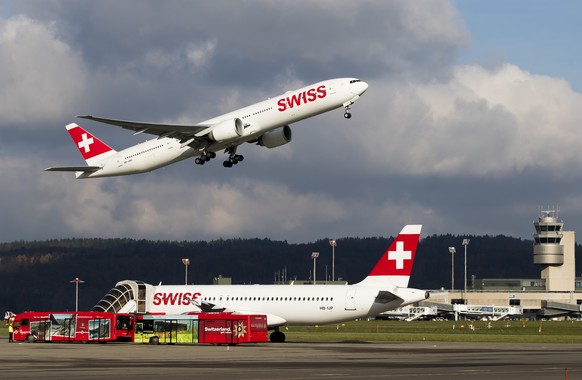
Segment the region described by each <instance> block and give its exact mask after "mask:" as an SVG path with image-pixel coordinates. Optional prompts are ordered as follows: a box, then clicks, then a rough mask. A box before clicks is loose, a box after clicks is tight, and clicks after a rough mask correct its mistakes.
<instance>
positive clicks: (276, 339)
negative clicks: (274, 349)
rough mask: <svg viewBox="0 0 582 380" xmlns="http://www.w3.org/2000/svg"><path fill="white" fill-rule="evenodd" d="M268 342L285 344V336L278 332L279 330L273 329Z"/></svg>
mask: <svg viewBox="0 0 582 380" xmlns="http://www.w3.org/2000/svg"><path fill="white" fill-rule="evenodd" d="M269 340H270V341H271V342H272V343H285V334H283V333H282V332H281V331H279V328H277V327H275V331H273V332H272V333H271V335H270V336H269Z"/></svg>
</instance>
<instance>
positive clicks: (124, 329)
mask: <svg viewBox="0 0 582 380" xmlns="http://www.w3.org/2000/svg"><path fill="white" fill-rule="evenodd" d="M12 327H13V331H14V332H13V339H14V341H22V342H102V343H105V342H112V341H120V342H132V341H133V333H134V327H135V316H134V315H132V314H114V313H107V312H92V311H79V312H34V311H29V312H25V313H20V314H16V315H15V316H14V317H13V320H12Z"/></svg>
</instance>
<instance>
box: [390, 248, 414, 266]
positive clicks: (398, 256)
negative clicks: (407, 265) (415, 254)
mask: <svg viewBox="0 0 582 380" xmlns="http://www.w3.org/2000/svg"><path fill="white" fill-rule="evenodd" d="M411 258H412V251H405V250H404V242H403V241H397V242H396V251H388V260H396V269H403V268H404V260H410V259H411Z"/></svg>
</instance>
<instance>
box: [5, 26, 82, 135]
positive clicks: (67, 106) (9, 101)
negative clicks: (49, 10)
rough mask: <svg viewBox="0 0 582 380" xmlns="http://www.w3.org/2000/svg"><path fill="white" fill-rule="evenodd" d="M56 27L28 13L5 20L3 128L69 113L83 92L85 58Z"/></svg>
mask: <svg viewBox="0 0 582 380" xmlns="http://www.w3.org/2000/svg"><path fill="white" fill-rule="evenodd" d="M55 29H56V28H55V25H54V24H51V23H43V22H39V21H36V20H33V19H30V18H27V17H25V16H16V17H13V18H9V19H7V20H2V19H0V66H1V67H2V70H1V71H0V84H1V85H0V119H2V123H1V124H0V128H2V127H6V125H7V123H21V124H29V125H32V123H37V122H39V121H43V122H46V121H47V120H54V119H56V118H58V117H61V116H62V115H64V114H66V115H69V114H70V110H71V106H72V105H73V104H74V103H75V100H76V98H77V97H78V96H79V95H80V94H81V93H82V92H83V89H84V85H85V74H84V70H83V65H82V62H81V59H80V57H79V56H78V54H76V53H75V52H73V51H72V50H71V48H70V47H69V46H68V45H67V44H65V43H64V42H62V41H60V40H59V39H58V38H57V37H56V33H55ZM36 128H39V126H38V125H37V126H36Z"/></svg>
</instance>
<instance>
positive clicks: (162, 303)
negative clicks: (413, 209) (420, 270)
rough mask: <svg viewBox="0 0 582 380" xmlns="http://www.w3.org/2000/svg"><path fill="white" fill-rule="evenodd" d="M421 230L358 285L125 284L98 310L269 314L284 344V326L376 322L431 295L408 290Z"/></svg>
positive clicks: (404, 236) (408, 232) (400, 241)
mask: <svg viewBox="0 0 582 380" xmlns="http://www.w3.org/2000/svg"><path fill="white" fill-rule="evenodd" d="M421 227H422V226H421V225H407V226H405V227H404V228H403V229H402V231H400V234H399V235H398V236H397V237H396V238H395V239H394V241H393V242H392V244H391V245H390V247H389V248H388V249H387V250H386V251H385V252H384V254H383V255H382V257H381V258H380V260H379V261H378V262H377V264H376V265H375V266H374V268H373V269H372V271H371V272H370V273H369V274H368V276H367V277H366V278H364V279H363V280H362V281H360V282H358V283H356V284H353V285H347V284H346V285H320V284H317V285H315V284H314V285H293V284H289V285H161V284H160V285H157V286H153V285H150V284H145V283H143V282H137V281H129V280H126V281H121V282H119V283H117V286H116V287H115V288H113V289H112V290H111V291H110V292H109V293H108V294H107V295H105V297H104V298H103V299H102V300H101V301H100V302H99V303H98V304H97V305H95V307H93V310H94V311H110V312H115V313H131V312H146V313H147V312H149V313H161V314H167V315H176V314H186V313H189V312H213V311H215V312H218V311H226V312H233V313H239V314H264V315H266V316H267V325H268V326H269V328H270V329H273V330H275V331H274V332H273V333H272V334H271V336H270V339H271V341H272V342H284V341H285V334H284V333H283V332H282V331H281V330H280V327H282V326H307V325H319V324H329V323H339V322H345V321H350V320H355V319H358V318H367V317H375V316H377V315H378V314H380V313H383V312H385V311H389V310H393V309H396V308H398V307H401V306H405V305H409V304H413V303H416V302H419V301H422V300H425V299H427V298H428V297H429V293H428V292H427V291H424V290H419V289H413V288H408V281H409V279H410V273H411V272H412V264H413V262H414V258H415V255H416V248H417V246H418V241H419V237H420V231H421ZM130 294H132V295H130ZM138 294H139V297H137V298H136V296H135V295H138Z"/></svg>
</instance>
